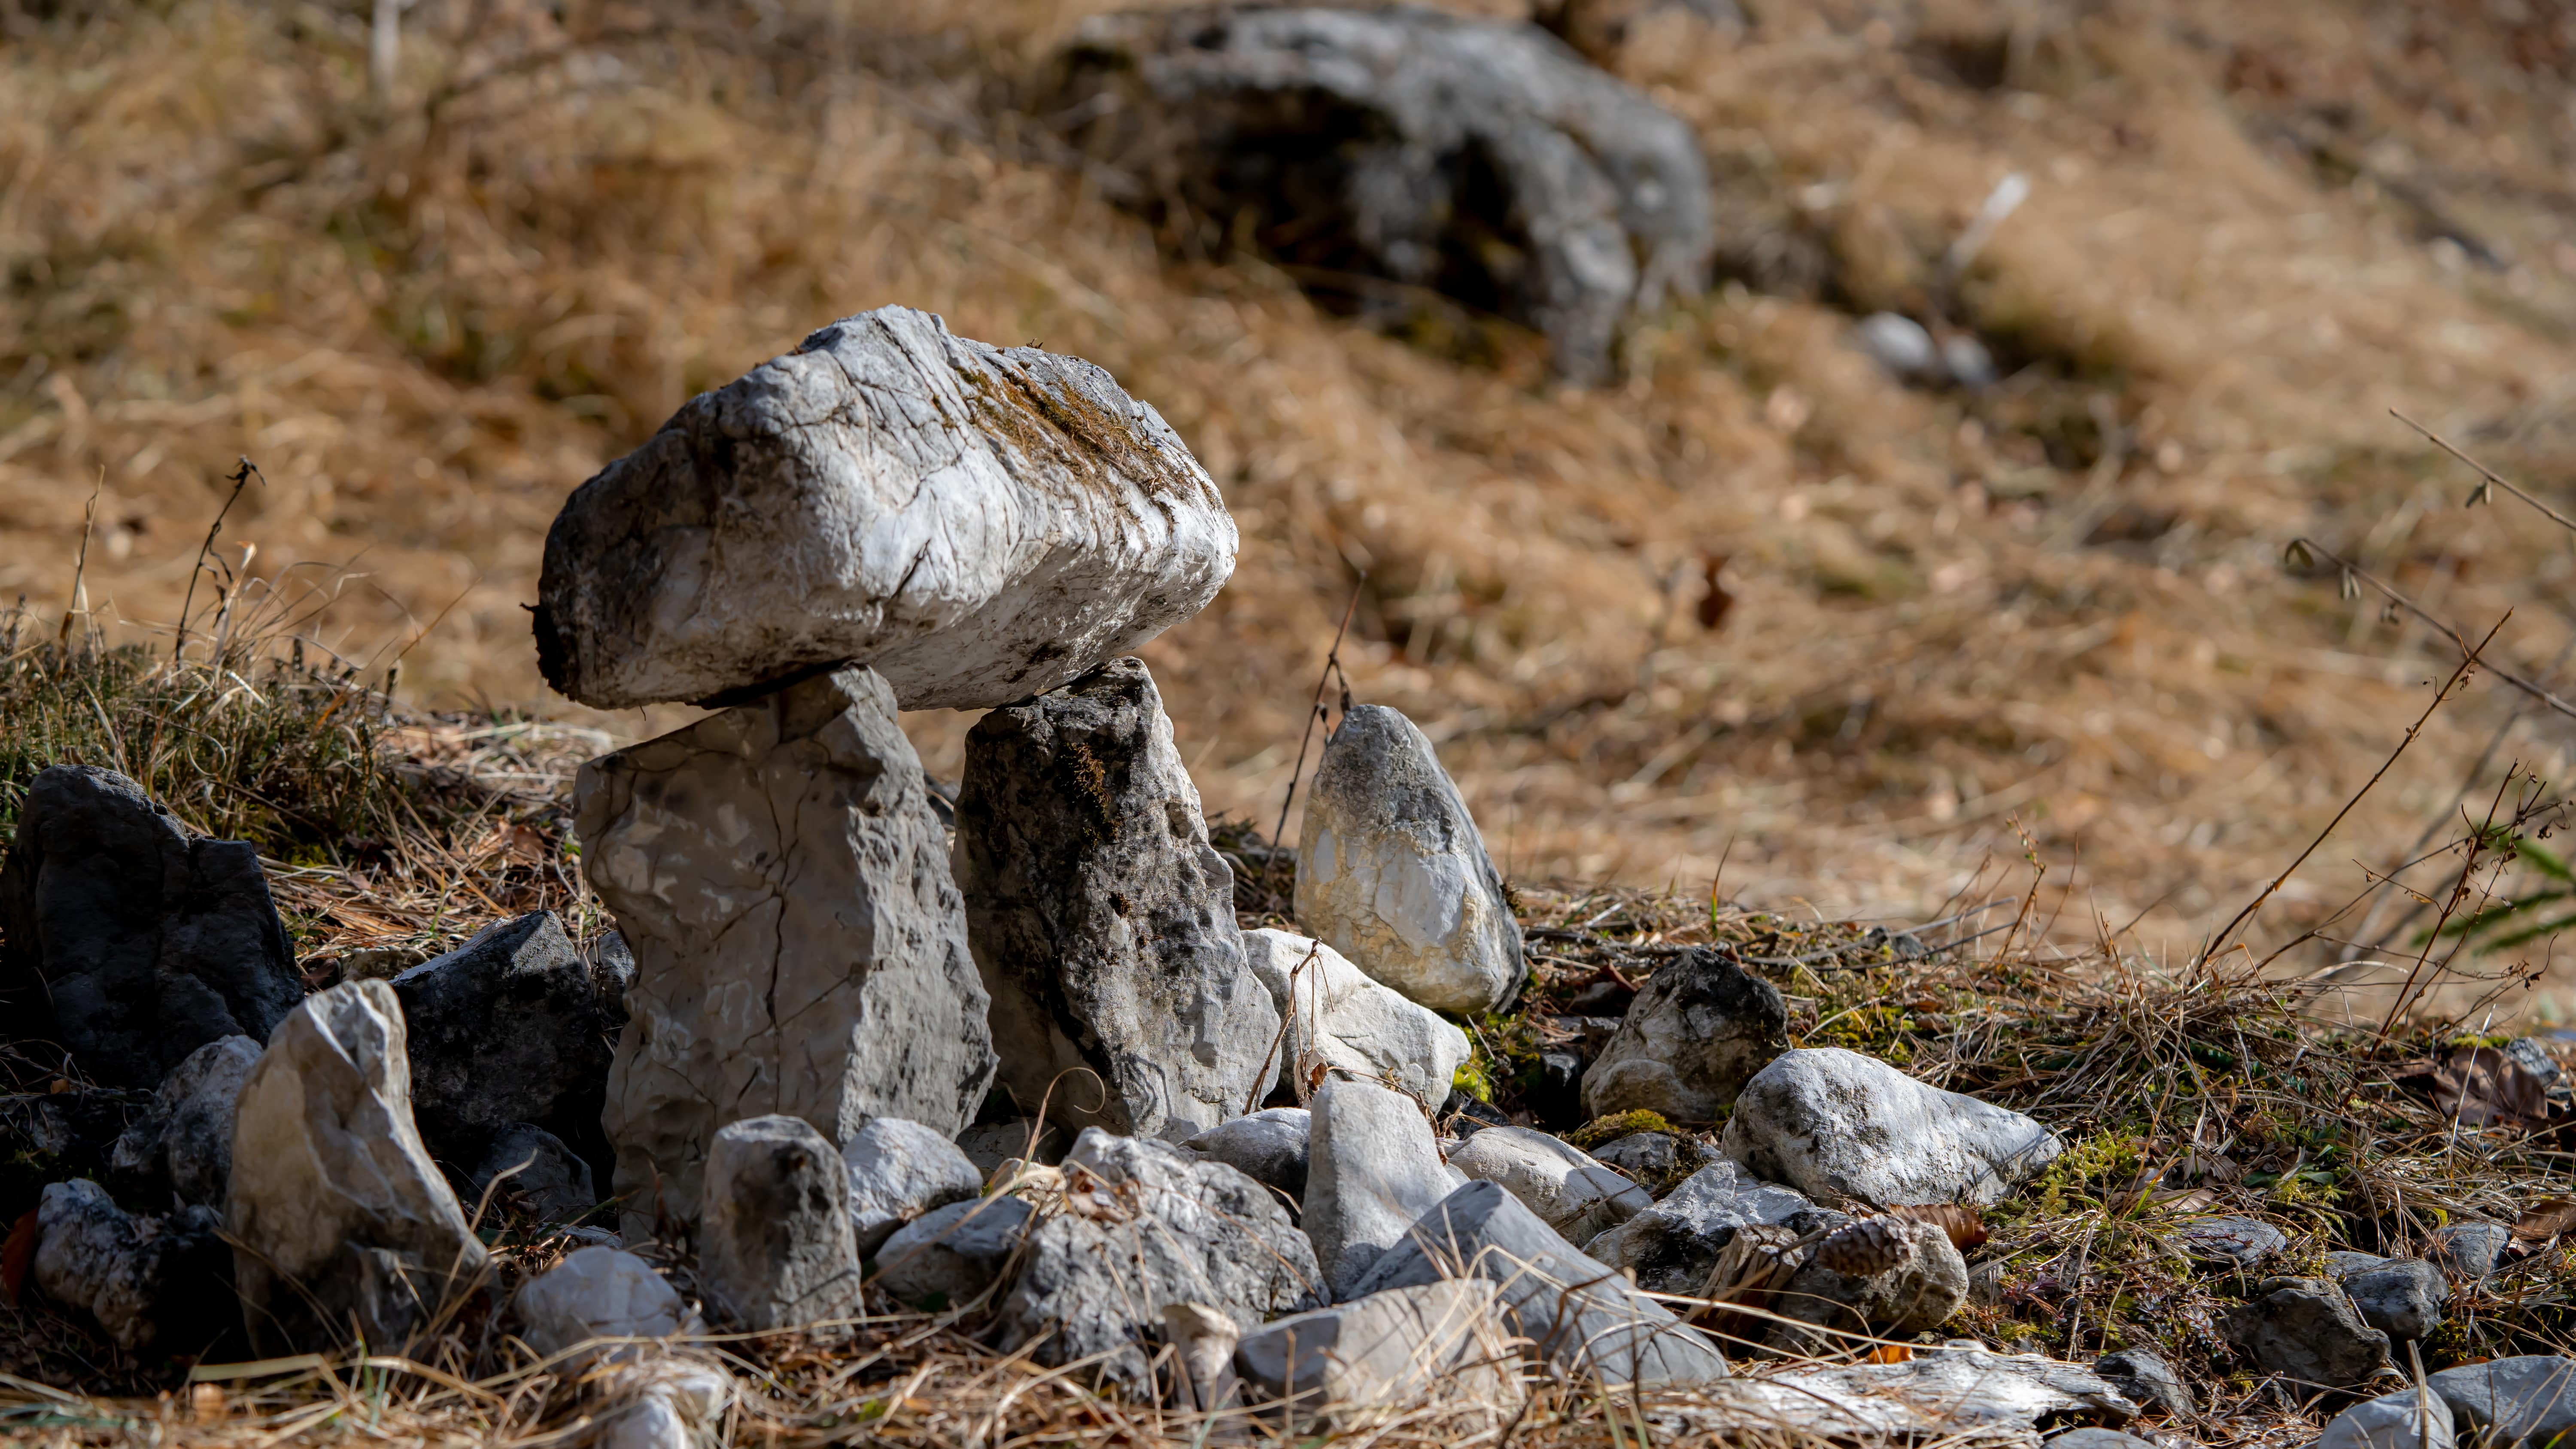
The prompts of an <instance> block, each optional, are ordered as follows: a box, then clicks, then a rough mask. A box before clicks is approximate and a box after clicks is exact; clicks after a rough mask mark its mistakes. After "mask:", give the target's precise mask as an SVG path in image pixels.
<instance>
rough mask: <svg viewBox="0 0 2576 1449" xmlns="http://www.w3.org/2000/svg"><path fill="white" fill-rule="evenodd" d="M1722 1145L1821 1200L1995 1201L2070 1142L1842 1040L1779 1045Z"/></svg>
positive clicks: (1748, 1087)
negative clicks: (1783, 1048) (1792, 1047)
mask: <svg viewBox="0 0 2576 1449" xmlns="http://www.w3.org/2000/svg"><path fill="white" fill-rule="evenodd" d="M1725 1144H1726V1155H1727V1156H1729V1157H1732V1158H1734V1159H1735V1160H1736V1161H1738V1162H1741V1163H1743V1164H1744V1165H1745V1166H1746V1167H1749V1168H1751V1169H1752V1170H1753V1171H1754V1172H1755V1173H1757V1174H1758V1175H1760V1176H1762V1177H1766V1178H1769V1179H1771V1180H1773V1181H1775V1182H1785V1183H1787V1184H1789V1185H1790V1186H1792V1187H1795V1188H1797V1189H1798V1190H1799V1191H1801V1192H1804V1193H1806V1194H1807V1195H1808V1196H1810V1197H1814V1198H1817V1199H1820V1200H1824V1201H1833V1200H1835V1199H1840V1198H1851V1199H1856V1200H1858V1201H1860V1202H1863V1203H1868V1204H1871V1205H1873V1206H1878V1207H1901V1206H1906V1205H1910V1204H1918V1203H1943V1202H1962V1201H1964V1202H1972V1203H1980V1204H1983V1203H1991V1202H1995V1201H1997V1200H1999V1199H2000V1198H2002V1197H2003V1196H2004V1194H2005V1193H2007V1192H2009V1191H2011V1190H2012V1188H2013V1187H2014V1186H2015V1185H2016V1184H2018V1183H2020V1182H2021V1181H2022V1180H2023V1179H2024V1178H2026V1177H2028V1176H2030V1175H2031V1174H2032V1173H2035V1172H2037V1171H2039V1169H2040V1168H2041V1167H2043V1166H2045V1165H2046V1164H2047V1163H2048V1162H2049V1160H2050V1159H2052V1158H2054V1157H2056V1156H2057V1154H2058V1153H2059V1152H2061V1151H2063V1150H2064V1144H2062V1143H2060V1142H2059V1141H2058V1138H2057V1134H2055V1133H2053V1132H2051V1131H2049V1130H2048V1129H2047V1128H2045V1127H2042V1126H2041V1125H2040V1124H2039V1123H2037V1122H2034V1121H2032V1120H2031V1119H2030V1118H2028V1117H2025V1116H2023V1115H2022V1114H2021V1113H2019V1112H2014V1111H2009V1110H2007V1109H2005V1108H2002V1107H1997V1106H1994V1105H1993V1104H1991V1103H1987V1102H1980V1101H1978V1100H1977V1099H1976V1098H1974V1097H1969V1096H1963V1095H1961V1094H1960V1093H1957V1092H1945V1091H1942V1090H1941V1089H1940V1088H1938V1087H1933V1086H1927V1085H1925V1084H1924V1083H1922V1082H1918V1081H1916V1080H1915V1079H1914V1078H1912V1077H1909V1076H1907V1075H1906V1074H1905V1073H1903V1072H1900V1071H1898V1070H1897V1069H1896V1068H1894V1067H1891V1066H1889V1065H1888V1064H1887V1063H1885V1062H1882V1061H1880V1060H1878V1059H1877V1058H1875V1057H1867V1056H1863V1055H1861V1054H1860V1053H1858V1052H1849V1051H1844V1050H1843V1049H1841V1048H1840V1047H1813V1048H1806V1049H1802V1050H1798V1051H1791V1052H1784V1053H1782V1054H1781V1055H1780V1056H1778V1057H1776V1058H1774V1059H1773V1060H1772V1062H1771V1064H1770V1065H1769V1066H1766V1067H1764V1068H1763V1069H1762V1070H1761V1071H1759V1072H1757V1073H1755V1074H1754V1076H1753V1079H1752V1080H1751V1081H1749V1082H1747V1083H1745V1084H1744V1091H1743V1093H1742V1095H1740V1096H1739V1097H1738V1098H1737V1099H1736V1103H1735V1111H1734V1114H1733V1115H1732V1116H1730V1117H1728V1118H1727V1122H1726V1135H1725Z"/></svg>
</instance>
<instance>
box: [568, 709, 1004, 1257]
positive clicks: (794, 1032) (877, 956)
mask: <svg viewBox="0 0 2576 1449" xmlns="http://www.w3.org/2000/svg"><path fill="white" fill-rule="evenodd" d="M894 708H895V705H894V695H893V692H892V691H890V690H889V689H887V688H886V685H885V682H884V681H883V680H881V679H879V678H877V677H876V675H875V674H873V673H871V672H869V671H868V670H866V669H862V668H856V667H853V668H849V669H843V670H840V671H838V672H835V673H832V674H825V675H818V676H816V677H814V678H812V679H808V680H806V681H804V682H803V683H800V684H796V685H792V686H790V687H788V688H786V689H783V690H781V691H779V692H778V693H776V694H773V695H770V696H768V697H766V698H764V699H761V700H759V701H757V702H755V703H752V704H746V705H740V706H737V707H735V708H732V709H728V710H726V711H724V712H723V713H721V714H718V715H715V716H713V717H711V718H708V719H704V720H700V721H699V722H698V723H696V724H694V725H691V726H689V727H688V728H687V729H684V730H679V731H676V732H674V733H672V734H668V735H664V736H662V737H661V738H660V739H657V740H651V741H648V742H646V743H644V744H640V745H636V746H634V747H632V748H630V749H625V750H621V751H619V752H617V753H616V754H613V755H608V756H605V757H603V758H601V759H597V760H593V761H591V762H590V763H589V764H588V765H585V766H583V767H582V771H581V778H580V782H579V784H578V785H577V786H576V794H577V796H578V799H579V810H580V814H579V819H578V822H577V823H578V828H579V830H580V832H581V839H582V844H583V848H584V859H583V865H584V869H585V871H586V873H587V874H588V876H589V878H590V883H591V885H592V886H593V887H594V888H595V889H597V890H598V892H599V894H600V898H601V899H602V900H604V901H606V902H607V903H608V906H609V909H610V910H612V911H614V912H615V913H616V915H617V923H618V927H619V929H620V931H621V932H622V933H623V934H624V935H625V937H626V941H627V944H628V945H629V946H630V947H631V948H632V949H633V950H634V953H635V963H636V975H635V981H634V984H633V985H631V986H629V987H628V988H627V990H626V995H625V1005H626V1010H627V1011H628V1013H629V1015H630V1020H629V1021H628V1023H627V1026H626V1030H625V1032H624V1034H623V1035H622V1036H621V1037H620V1038H619V1040H618V1044H617V1059H616V1064H615V1066H614V1067H613V1068H612V1069H611V1071H610V1073H609V1080H608V1104H607V1110H606V1111H605V1113H604V1114H603V1120H604V1125H605V1126H606V1128H607V1130H608V1137H609V1141H610V1142H611V1144H612V1145H613V1146H614V1147H615V1148H616V1150H617V1173H616V1178H615V1187H614V1190H615V1191H616V1192H617V1193H619V1194H621V1195H623V1196H624V1197H625V1199H626V1204H627V1205H626V1208H625V1214H624V1217H623V1220H622V1221H623V1225H624V1228H625V1231H626V1232H627V1234H628V1235H629V1237H630V1238H633V1237H640V1236H641V1235H643V1234H644V1233H646V1232H649V1231H650V1230H651V1228H652V1225H653V1222H654V1217H655V1211H656V1209H655V1195H656V1194H657V1193H658V1194H659V1198H660V1209H661V1211H663V1212H667V1213H668V1214H670V1215H671V1216H672V1217H674V1218H676V1219H678V1220H679V1221H682V1222H692V1221H694V1220H695V1219H696V1218H697V1215H698V1189H699V1183H700V1181H701V1179H702V1177H703V1175H704V1173H705V1168H706V1153H707V1144H708V1143H709V1142H710V1141H711V1140H712V1139H713V1138H714V1136H715V1134H716V1130H717V1129H718V1128H720V1127H722V1126H724V1125H725V1124H726V1123H728V1122H735V1121H739V1120H741V1119H742V1118H745V1117H758V1116H764V1115H767V1114H769V1113H773V1112H784V1113H786V1114H788V1115H790V1116H795V1117H802V1118H804V1119H805V1120H806V1121H807V1122H809V1123H811V1124H813V1126H814V1127H815V1128H816V1129H817V1130H819V1131H821V1132H822V1133H823V1135H824V1136H826V1137H829V1138H831V1139H832V1140H833V1141H835V1142H841V1141H847V1140H848V1139H849V1137H850V1135H851V1134H852V1133H854V1132H856V1131H857V1130H858V1129H859V1127H860V1125H861V1124H863V1123H864V1122H866V1121H867V1119H869V1118H870V1117H876V1116H888V1117H904V1118H909V1119H911V1120H912V1121H915V1122H922V1123H926V1124H928V1125H930V1126H932V1127H935V1128H937V1129H939V1130H940V1131H943V1132H954V1131H956V1130H957V1129H958V1128H959V1127H962V1126H964V1125H965V1123H966V1122H967V1121H968V1120H969V1119H970V1118H971V1117H972V1116H973V1114H974V1110H975V1108H976V1106H977V1105H978V1104H979V1103H981V1102H982V1100H983V1097H984V1092H985V1089H986V1087H987V1086H988V1085H989V1084H990V1083H991V1081H992V1072H993V1052H992V1048H991V1045H990V1041H991V1038H990V1036H989V1034H988V1033H987V1031H986V1030H985V1026H984V1013H985V996H984V988H983V986H982V985H981V983H979V982H978V981H977V980H976V976H975V968H974V962H973V958H972V957H971V956H969V955H968V953H967V949H966V931H965V918H964V913H963V908H962V907H961V906H960V904H959V902H958V897H957V887H956V885H955V884H954V883H953V882H952V881H951V880H950V879H949V873H948V846H947V837H946V832H944V831H943V830H942V829H941V827H940V824H939V818H938V817H937V816H936V815H934V814H932V813H931V809H930V800H929V795H928V792H927V791H926V790H925V789H924V788H923V786H922V776H921V762H920V760H919V758H918V757H917V756H915V755H914V754H913V750H912V745H911V744H910V743H909V742H908V741H907V740H905V738H904V736H903V731H901V730H900V729H898V728H896V726H895V718H894Z"/></svg>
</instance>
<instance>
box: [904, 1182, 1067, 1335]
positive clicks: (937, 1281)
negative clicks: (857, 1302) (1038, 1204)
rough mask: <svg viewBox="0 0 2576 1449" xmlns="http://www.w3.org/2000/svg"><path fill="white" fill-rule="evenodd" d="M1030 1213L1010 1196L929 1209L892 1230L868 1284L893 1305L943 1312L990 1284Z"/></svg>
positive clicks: (1016, 1243) (998, 1274) (1022, 1234)
mask: <svg viewBox="0 0 2576 1449" xmlns="http://www.w3.org/2000/svg"><path fill="white" fill-rule="evenodd" d="M1034 1215H1035V1214H1034V1212H1033V1210H1032V1209H1031V1208H1030V1207H1029V1205H1028V1204H1027V1203H1025V1202H1022V1201H1021V1200H1020V1199H1018V1198H1015V1197H987V1198H976V1199H973V1200H972V1201H968V1202H953V1203H950V1204H949V1205H947V1206H946V1207H940V1208H933V1209H931V1210H930V1211H929V1212H926V1213H923V1214H922V1215H921V1216H919V1217H917V1218H914V1219H913V1220H912V1221H911V1222H908V1223H906V1224H904V1225H903V1226H902V1227H900V1228H897V1229H895V1230H894V1232H893V1234H892V1235H890V1236H889V1237H887V1239H886V1240H885V1242H884V1243H882V1244H880V1245H879V1246H878V1248H877V1255H876V1277H875V1278H873V1279H872V1280H870V1281H871V1282H873V1283H874V1284H875V1285H876V1286H877V1287H879V1288H882V1289H884V1290H885V1291H886V1293H887V1294H888V1295H889V1296H890V1297H892V1298H893V1299H894V1300H895V1301H896V1302H898V1303H903V1304H907V1305H910V1306H911V1307H914V1308H928V1309H946V1308H954V1307H956V1306H957V1305H958V1304H961V1303H965V1302H967V1301H969V1300H971V1299H973V1298H974V1297H975V1296H976V1295H977V1294H979V1293H982V1292H983V1291H984V1290H985V1289H987V1288H990V1287H992V1286H993V1283H994V1282H995V1280H997V1279H999V1278H1000V1277H1001V1276H1002V1273H1003V1271H1004V1270H1005V1269H1007V1268H1008V1267H1009V1266H1010V1262H1011V1254H1012V1253H1013V1252H1015V1251H1017V1250H1018V1248H1019V1246H1020V1240H1021V1239H1022V1238H1023V1237H1026V1236H1027V1235H1028V1228H1029V1219H1030V1218H1031V1217H1032V1216H1034Z"/></svg>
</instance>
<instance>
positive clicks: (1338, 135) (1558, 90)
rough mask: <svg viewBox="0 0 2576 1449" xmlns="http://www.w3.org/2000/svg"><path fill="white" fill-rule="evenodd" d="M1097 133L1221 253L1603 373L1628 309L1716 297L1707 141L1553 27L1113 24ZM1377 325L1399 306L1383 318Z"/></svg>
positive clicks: (1563, 368)
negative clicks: (1702, 145)
mask: <svg viewBox="0 0 2576 1449" xmlns="http://www.w3.org/2000/svg"><path fill="white" fill-rule="evenodd" d="M1068 74H1069V82H1070V89H1069V93H1068V94H1066V95H1064V96H1062V97H1060V98H1059V99H1060V102H1061V104H1062V105H1063V106H1065V107H1072V108H1079V109H1078V111H1076V112H1075V113H1076V114H1081V115H1085V116H1096V117H1098V119H1097V120H1095V121H1093V122H1092V123H1091V124H1090V125H1089V126H1088V127H1087V133H1086V134H1085V135H1084V137H1083V138H1082V139H1083V141H1084V143H1085V144H1086V146H1087V147H1088V148H1089V149H1090V150H1091V151H1092V152H1093V154H1095V155H1098V156H1101V157H1102V158H1103V159H1104V160H1106V161H1107V162H1108V164H1110V165H1112V166H1115V167H1119V168H1122V169H1126V170H1131V171H1133V172H1135V173H1137V174H1138V175H1139V178H1140V184H1142V185H1143V186H1144V187H1146V189H1147V190H1148V191H1149V192H1150V194H1152V195H1155V196H1157V197H1163V196H1172V197H1177V198H1180V199H1181V200H1183V201H1184V202H1185V203H1186V204H1187V206H1188V207H1189V210H1190V213H1191V214H1193V215H1195V216H1197V217H1200V218H1202V219H1203V221H1202V226H1203V229H1204V232H1205V240H1206V242H1207V243H1208V244H1209V245H1221V244H1223V242H1224V241H1225V240H1226V239H1227V238H1228V235H1229V232H1230V231H1231V232H1232V234H1234V235H1240V236H1247V237H1249V238H1251V239H1253V240H1254V241H1255V242H1256V243H1257V244H1259V245H1261V246H1263V247H1264V248H1265V249H1266V250H1267V251H1269V252H1270V253H1271V254H1272V255H1274V256H1276V257H1277V258H1278V259H1280V260H1282V261H1284V262H1286V263H1288V264H1289V265H1291V266H1294V267H1298V268H1305V269H1314V270H1315V271H1317V272H1321V273H1328V274H1340V275H1346V276H1347V275H1354V274H1356V275H1362V276H1371V277H1382V278H1386V279H1389V280H1391V281H1393V282H1395V283H1398V284H1401V286H1403V287H1408V288H1411V287H1419V288H1429V289H1433V290H1437V291H1442V292H1447V293H1449V294H1451V295H1454V296H1458V297H1461V298H1463V299H1465V300H1466V301H1468V302H1470V303H1471V304H1472V305H1474V306H1475V307H1477V308H1479V309H1482V310H1489V311H1499V312H1501V313H1502V314H1503V315H1505V316H1508V317H1511V318H1513V319H1514V320H1516V321H1520V322H1524V323H1527V324H1528V325H1530V326H1532V327H1535V328H1537V329H1538V330H1539V331H1541V332H1543V333H1545V334H1546V335H1547V336H1548V338H1549V340H1550V342H1551V343H1552V345H1553V348H1554V353H1555V363H1556V368H1557V371H1558V372H1559V373H1560V374H1561V375H1563V376H1565V377H1568V378H1571V379H1574V380H1577V381H1586V382H1589V381H1595V380H1598V379H1600V378H1602V377H1604V376H1606V375H1607V373H1608V371H1609V366H1610V352H1611V344H1612V340H1613V338H1614V336H1615V334H1616V331H1617V329H1618V327H1619V325H1620V323H1621V320H1622V319H1623V318H1624V317H1625V316H1627V315H1628V314H1629V312H1630V311H1631V310H1632V309H1642V308H1650V307H1653V306H1656V305H1658V303H1659V302H1660V300H1661V299H1662V298H1663V297H1665V296H1666V295H1668V294H1671V293H1675V292H1680V293H1696V292H1697V291H1698V290H1699V289H1700V288H1701V287H1702V286H1703V285H1704V284H1705V277H1704V274H1705V272H1706V270H1707V267H1708V261H1709V256H1710V253H1711V250H1712V248H1713V246H1714V239H1715V231H1714V226H1713V222H1712V218H1711V210H1710V202H1709V187H1708V175H1707V167H1706V162H1705V161H1704V160H1703V159H1702V157H1701V155H1700V150H1699V146H1698V143H1697V141H1696V140H1695V139H1694V137H1693V135H1692V133H1691V130H1690V128H1689V127H1688V126H1686V125H1684V124H1683V123H1682V122H1681V121H1679V120H1678V119H1676V118H1675V117H1673V116H1672V115H1670V114H1668V113H1666V112H1665V111H1663V110H1662V109H1661V108H1659V107H1657V106H1656V105H1655V104H1654V103H1653V102H1652V101H1649V100H1648V99H1646V97H1644V96H1643V95H1641V94H1639V93H1638V92H1637V91H1635V90H1633V89H1631V88H1630V87H1628V86H1627V85H1625V84H1623V83H1621V82H1619V81H1617V80H1615V79H1613V78H1612V77H1610V76H1608V75H1606V74H1604V73H1603V72H1601V71H1600V70H1598V69H1595V68H1594V67H1592V66H1590V65H1588V64H1586V63H1585V62H1584V60H1583V58H1582V57H1581V56H1579V55H1577V54H1576V53H1575V52H1573V51H1572V50H1569V49H1567V48H1566V47H1565V46H1564V45H1563V44H1562V43H1561V42H1559V41H1557V40H1556V39H1555V38H1553V37H1551V36H1549V35H1547V34H1546V33H1545V32H1543V31H1540V30H1538V29H1537V28H1535V27H1533V26H1528V25H1520V24H1511V23H1504V22H1499V21H1483V20H1469V19H1461V18H1456V17H1451V16H1446V15H1439V14H1434V13H1432V12H1429V11H1425V10H1418V9H1404V8H1395V9H1386V10H1379V11H1349V10H1335V9H1329V8H1323V7H1317V8H1311V9H1307V8H1297V7H1291V6H1275V7H1273V6H1260V7H1244V8H1237V9H1221V8H1192V9H1182V10H1172V11H1155V12H1144V13H1134V14H1127V15H1115V16H1104V17H1100V18H1098V19H1095V20H1093V21H1091V22H1090V23H1088V24H1086V25H1085V26H1084V27H1083V28H1082V29H1081V31H1080V32H1078V35H1077V38H1076V41H1075V43H1074V46H1073V48H1072V51H1071V54H1070V57H1069V66H1068ZM1378 305H1379V307H1380V309H1381V310H1384V309H1385V307H1386V306H1387V304H1386V303H1384V302H1381V303H1379V304H1378Z"/></svg>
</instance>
